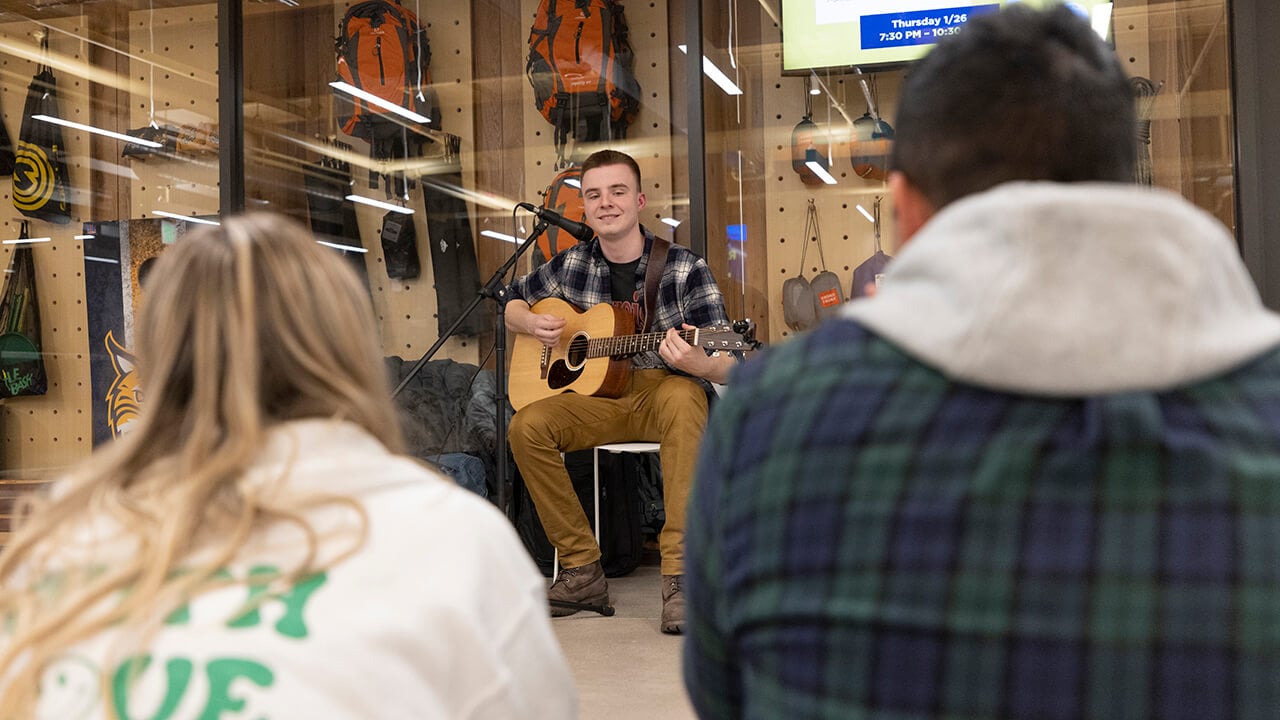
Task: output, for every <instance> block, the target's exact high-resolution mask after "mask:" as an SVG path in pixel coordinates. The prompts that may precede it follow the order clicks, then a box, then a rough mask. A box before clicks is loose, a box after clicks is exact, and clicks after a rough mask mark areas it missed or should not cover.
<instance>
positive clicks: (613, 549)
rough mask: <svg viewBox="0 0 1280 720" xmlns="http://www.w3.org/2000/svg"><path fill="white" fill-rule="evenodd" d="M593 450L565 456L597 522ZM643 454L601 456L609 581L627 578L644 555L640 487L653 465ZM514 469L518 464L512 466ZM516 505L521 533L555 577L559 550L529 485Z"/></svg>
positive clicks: (604, 548)
mask: <svg viewBox="0 0 1280 720" xmlns="http://www.w3.org/2000/svg"><path fill="white" fill-rule="evenodd" d="M591 456H592V451H591V450H578V451H574V452H570V453H565V456H564V465H565V469H566V470H568V471H569V477H570V478H572V479H573V489H574V491H575V492H577V494H578V500H579V502H581V503H582V509H583V512H585V513H586V514H587V520H588V522H590V521H592V520H593V518H594V517H595V505H594V503H593V498H592V486H593V482H592V472H593V468H592V457H591ZM645 461H646V458H645V457H644V456H643V455H636V454H631V453H618V454H614V453H606V452H602V453H600V524H601V525H602V526H603V528H602V529H603V532H602V533H601V535H600V555H601V557H600V564H601V566H602V567H603V568H604V574H605V576H607V577H619V576H621V575H627V574H628V573H630V572H632V571H633V570H635V569H636V568H637V567H639V566H640V558H641V554H642V552H643V550H644V538H643V533H642V528H641V518H642V513H643V510H642V508H641V504H640V487H641V485H642V484H643V483H644V482H646V478H647V473H648V470H647V463H646V462H645ZM512 466H513V467H514V464H513V465H512ZM516 484H517V486H518V489H517V491H516V492H515V495H514V498H513V500H512V502H513V504H514V505H515V515H516V521H515V523H516V532H517V534H519V535H520V539H521V540H522V541H523V542H524V545H525V548H526V549H528V551H529V554H530V555H531V556H532V557H533V560H534V562H535V563H536V564H537V565H538V569H539V570H541V571H542V574H543V575H545V576H547V577H550V576H551V566H552V561H553V556H554V552H555V549H554V548H552V547H551V543H549V542H547V535H546V532H545V531H544V530H543V529H542V523H541V522H540V521H539V520H538V515H537V511H536V509H535V508H534V506H533V501H532V500H531V499H530V498H529V491H528V489H527V488H525V486H524V483H523V482H517V483H516Z"/></svg>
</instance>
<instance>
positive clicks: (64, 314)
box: [0, 17, 92, 479]
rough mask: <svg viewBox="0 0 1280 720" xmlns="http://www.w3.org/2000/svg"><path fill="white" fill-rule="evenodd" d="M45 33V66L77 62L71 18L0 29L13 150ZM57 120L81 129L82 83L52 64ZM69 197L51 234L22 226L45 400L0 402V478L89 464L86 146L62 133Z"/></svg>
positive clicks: (3, 252) (0, 193)
mask: <svg viewBox="0 0 1280 720" xmlns="http://www.w3.org/2000/svg"><path fill="white" fill-rule="evenodd" d="M40 32H47V34H48V41H49V49H50V57H53V58H66V57H70V58H73V59H74V60H75V61H82V60H83V58H84V55H85V53H86V52H87V47H86V45H85V43H84V42H83V41H81V40H80V39H79V38H80V37H82V36H84V35H85V30H84V18H83V17H70V18H60V19H58V20H54V21H50V22H49V23H46V24H44V25H37V24H35V23H28V22H18V23H9V24H4V25H0V108H3V121H4V125H5V129H6V130H7V131H8V133H9V137H10V138H13V139H14V140H15V141H16V139H17V137H18V132H19V128H20V126H21V124H22V111H23V105H24V102H25V100H26V94H27V85H28V84H29V83H30V82H31V78H32V77H33V76H34V75H35V73H36V67H37V63H38V62H40V59H41V57H42V55H41V53H40V46H39V40H38V33H40ZM53 71H54V75H55V77H56V78H57V81H58V99H59V110H60V112H61V113H62V117H63V118H64V119H67V120H73V121H77V122H82V123H88V122H89V121H88V119H87V118H88V108H89V97H88V83H87V81H85V80H84V79H83V78H81V77H78V76H77V75H74V74H72V73H71V72H69V71H68V67H67V66H66V65H63V64H61V63H54V64H53ZM62 138H63V142H64V143H65V144H66V151H67V168H68V170H69V171H70V181H71V186H72V188H73V191H72V198H71V200H72V206H73V207H72V220H71V222H70V223H69V224H67V225H55V224H51V223H47V222H43V221H39V220H31V221H30V232H31V237H49V238H51V240H50V241H49V242H42V243H36V244H34V245H32V246H31V248H32V251H33V259H34V262H35V268H36V296H37V299H38V300H39V310H40V324H41V341H42V350H43V352H44V361H45V369H46V372H47V374H48V377H49V391H48V393H47V394H45V395H42V396H32V397H18V398H10V399H6V400H3V401H0V404H3V413H0V437H2V438H3V443H0V476H3V477H4V478H20V479H39V478H42V477H45V476H47V475H49V474H51V473H55V472H57V471H58V470H60V469H62V468H65V467H66V466H68V465H70V464H72V463H75V462H77V461H79V460H81V459H82V458H85V457H87V456H88V455H89V452H90V450H91V447H92V432H91V427H92V425H91V418H90V416H89V403H90V400H91V395H90V388H89V360H88V357H89V356H88V352H89V346H88V336H87V334H86V330H85V325H86V321H87V314H86V311H85V286H84V277H83V271H84V259H83V257H84V251H83V248H82V243H81V242H80V241H78V240H76V239H75V236H76V235H77V234H79V233H80V227H81V226H80V223H81V221H82V220H83V219H84V218H82V217H81V216H80V213H82V212H84V211H85V208H87V207H88V200H89V198H88V190H87V188H88V187H89V140H88V137H87V136H86V134H85V133H82V132H79V131H76V130H71V129H70V128H63V132H62ZM11 191H12V180H11V179H9V178H0V203H3V205H4V207H6V208H7V209H8V210H7V212H0V238H2V239H5V240H8V239H13V238H17V237H18V231H19V226H20V225H21V219H20V215H19V213H18V211H17V210H16V209H14V208H13V198H12V195H11ZM13 247H14V246H13V245H3V246H0V248H2V249H0V263H3V264H4V266H5V267H8V265H9V261H10V258H11V257H12V253H13Z"/></svg>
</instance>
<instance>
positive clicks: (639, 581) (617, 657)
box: [551, 565, 696, 720]
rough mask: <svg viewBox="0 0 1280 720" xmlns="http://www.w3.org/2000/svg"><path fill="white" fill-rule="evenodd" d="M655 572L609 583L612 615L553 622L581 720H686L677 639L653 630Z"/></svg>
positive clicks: (640, 571)
mask: <svg viewBox="0 0 1280 720" xmlns="http://www.w3.org/2000/svg"><path fill="white" fill-rule="evenodd" d="M661 582H662V575H661V573H660V572H659V570H658V567H657V566H656V565H641V566H640V567H639V568H637V569H636V571H635V572H633V573H631V574H630V575H627V576H625V577H620V578H611V579H610V580H609V597H610V599H611V600H612V601H613V607H614V609H615V610H616V611H617V613H616V614H615V615H614V616H613V617H603V616H601V615H598V614H596V613H585V612H579V613H576V614H574V615H570V616H568V617H562V618H553V619H552V621H551V625H552V627H553V628H555V632H556V636H557V637H559V638H560V645H561V646H562V647H563V648H564V653H565V655H566V656H567V657H568V658H569V666H570V667H571V668H572V670H573V675H574V678H575V680H576V681H577V684H578V708H579V716H580V717H581V718H582V720H633V719H634V720H652V719H653V718H663V720H693V719H694V718H696V715H694V713H693V708H692V706H690V705H689V700H688V697H687V696H686V695H685V691H684V682H683V681H682V680H681V677H680V652H681V648H682V647H683V642H684V638H683V637H682V636H679V635H663V634H662V632H661V631H660V630H658V619H659V617H660V616H661V615H662V596H661V595H660V589H659V586H660V584H661Z"/></svg>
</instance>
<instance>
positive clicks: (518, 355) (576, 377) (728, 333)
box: [507, 298, 758, 410]
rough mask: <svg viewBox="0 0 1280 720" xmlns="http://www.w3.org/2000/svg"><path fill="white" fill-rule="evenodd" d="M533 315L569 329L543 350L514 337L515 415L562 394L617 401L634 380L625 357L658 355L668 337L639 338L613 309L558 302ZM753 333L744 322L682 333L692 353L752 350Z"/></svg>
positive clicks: (629, 320) (541, 304)
mask: <svg viewBox="0 0 1280 720" xmlns="http://www.w3.org/2000/svg"><path fill="white" fill-rule="evenodd" d="M532 310H533V312H535V313H538V314H546V315H555V316H556V317H560V318H564V320H565V326H564V331H563V332H561V333H560V341H559V342H558V343H556V345H555V347H547V346H546V345H543V344H542V343H541V342H539V341H538V339H537V338H535V337H534V336H532V335H526V334H524V333H519V334H517V335H516V339H515V344H514V345H513V346H512V348H511V372H510V373H509V374H508V376H507V377H508V386H509V395H510V399H511V405H512V407H514V408H515V409H516V410H520V409H521V408H523V407H524V406H525V405H528V404H529V403H531V402H534V401H535V400H541V399H542V398H545V397H551V396H552V395H558V394H560V393H564V392H576V393H578V394H580V395H595V396H598V397H619V396H621V395H622V394H623V393H624V392H626V389H627V381H628V380H629V378H630V375H631V361H630V360H628V359H626V358H627V356H629V355H635V354H637V353H642V352H646V351H648V350H657V349H658V345H660V344H661V343H662V338H664V337H666V332H652V333H635V332H634V328H635V318H634V317H632V316H631V315H630V314H629V313H627V312H625V311H623V310H620V309H618V308H615V307H614V306H613V305H610V304H609V303H600V304H599V305H596V306H594V307H592V308H590V309H588V310H586V311H585V312H584V311H582V310H579V309H578V308H576V307H574V306H573V305H570V304H569V303H567V302H565V301H564V300H561V299H559V298H547V299H545V300H539V301H538V302H537V303H536V304H534V306H533V308H532ZM735 327H737V328H738V330H735V329H734V328H735ZM752 330H753V327H752V325H751V323H749V322H747V321H742V322H741V323H735V324H734V325H724V326H711V327H707V328H695V329H692V330H680V331H679V333H680V337H681V338H683V339H684V341H685V342H687V343H689V344H690V345H693V346H694V347H702V348H708V349H711V350H753V349H755V348H756V347H757V346H758V343H756V342H755V340H754V339H753V338H752V337H751V335H753V334H754V333H753V332H752Z"/></svg>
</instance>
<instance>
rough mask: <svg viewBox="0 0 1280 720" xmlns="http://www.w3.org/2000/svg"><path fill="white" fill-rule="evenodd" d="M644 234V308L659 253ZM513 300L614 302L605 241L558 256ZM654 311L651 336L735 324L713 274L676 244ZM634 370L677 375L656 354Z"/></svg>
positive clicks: (640, 358) (515, 286)
mask: <svg viewBox="0 0 1280 720" xmlns="http://www.w3.org/2000/svg"><path fill="white" fill-rule="evenodd" d="M640 230H641V232H642V233H644V254H643V255H641V257H640V262H639V263H638V264H637V266H636V290H637V291H638V292H639V294H640V303H641V306H642V307H643V305H644V276H645V272H646V271H647V270H648V267H649V249H650V248H651V247H653V239H654V236H653V233H651V232H649V231H648V230H647V229H645V228H644V226H641V227H640ZM507 294H508V297H509V298H510V299H512V300H524V301H525V302H527V303H529V304H530V305H533V304H534V303H536V302H538V301H539V300H543V299H546V298H549V297H555V298H560V299H561V300H564V301H566V302H568V303H570V304H571V305H574V306H576V307H578V308H579V309H582V310H587V309H589V308H591V307H593V306H595V305H598V304H600V303H607V302H610V300H611V298H612V289H611V285H610V280H609V263H608V262H607V261H606V260H605V259H604V253H603V252H601V250H600V239H599V238H592V240H591V242H589V243H578V244H577V245H574V246H573V247H570V248H569V249H568V250H565V251H564V252H562V253H560V254H558V255H556V256H555V257H553V258H551V260H549V261H548V262H546V263H545V264H543V265H542V266H540V267H539V268H538V269H536V270H534V271H533V272H531V273H529V274H528V275H525V276H524V277H522V278H520V279H519V280H516V281H515V282H514V283H512V284H511V285H510V286H509V287H508V288H507ZM654 305H655V307H654V316H655V317H654V319H653V321H652V322H651V323H649V330H650V332H659V331H665V330H667V329H669V328H679V327H680V325H681V323H688V324H690V325H693V326H694V327H700V328H701V327H706V326H708V325H727V324H728V323H729V316H728V315H727V314H726V313H725V309H724V297H723V296H722V295H721V294H720V287H719V286H718V285H716V280H715V277H713V276H712V274H711V268H709V267H707V263H706V262H705V261H704V260H703V259H702V258H700V257H698V256H697V255H694V254H693V252H692V251H690V250H689V249H688V248H684V247H681V246H679V245H675V244H672V245H671V250H670V251H669V252H668V253H667V264H666V265H665V266H664V267H663V270H662V279H661V280H660V281H659V283H658V301H657V302H656V303H655V304H654ZM632 365H633V366H635V367H637V368H667V369H668V370H672V371H673V372H677V371H675V370H674V369H673V368H668V367H667V365H666V364H665V363H664V362H663V361H662V358H661V357H660V356H659V355H658V353H657V352H656V351H651V352H644V353H640V354H639V355H636V356H635V357H634V358H632Z"/></svg>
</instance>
